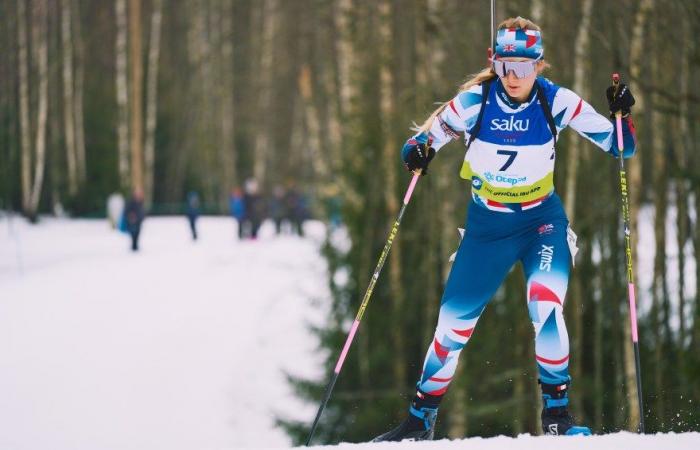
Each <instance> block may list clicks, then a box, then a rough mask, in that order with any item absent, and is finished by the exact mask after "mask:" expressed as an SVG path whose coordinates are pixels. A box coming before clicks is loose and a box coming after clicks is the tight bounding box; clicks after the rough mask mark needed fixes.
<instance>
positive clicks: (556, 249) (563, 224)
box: [418, 194, 571, 395]
mask: <svg viewBox="0 0 700 450" xmlns="http://www.w3.org/2000/svg"><path fill="white" fill-rule="evenodd" d="M567 227H568V220H567V218H566V214H565V213H564V210H563V208H562V205H561V201H560V200H559V197H558V196H557V195H556V194H554V195H552V196H551V197H549V199H547V200H546V201H545V202H544V203H542V204H541V205H540V206H538V207H536V208H533V209H530V210H526V211H521V212H515V213H503V212H497V211H491V210H488V209H485V208H483V207H481V206H479V205H477V204H475V203H474V202H473V201H472V202H471V204H470V206H469V215H468V219H467V224H466V232H465V234H464V239H463V240H462V243H461V244H460V246H459V249H458V251H457V256H456V258H455V261H454V265H453V266H452V270H451V271H450V275H449V277H448V279H447V285H446V286H445V292H444V294H443V296H442V301H441V303H440V315H439V318H438V323H437V328H436V329H435V337H434V339H433V342H432V343H431V345H430V347H429V348H428V353H427V355H426V357H425V363H424V365H423V373H422V375H421V379H420V382H419V383H418V389H419V390H420V391H422V392H424V393H426V394H431V395H443V394H444V393H445V392H446V391H447V388H448V387H449V385H450V381H452V376H453V375H454V373H455V370H456V369H457V361H458V358H459V353H460V352H461V351H462V349H463V348H464V346H465V345H466V344H467V342H468V341H469V338H470V337H471V335H472V333H473V332H474V327H475V326H476V322H477V321H478V320H479V317H480V316H481V313H482V312H483V311H484V309H485V308H486V305H487V304H488V302H489V301H490V299H491V297H492V296H493V295H494V293H495V292H496V290H497V289H498V287H499V286H500V285H501V283H502V282H503V279H504V278H505V276H506V275H507V274H508V272H509V271H510V269H511V267H512V266H513V265H514V264H515V263H516V262H517V261H521V262H522V264H523V268H524V271H525V277H526V280H527V306H528V310H529V313H530V319H531V320H532V324H533V325H534V327H535V353H536V355H535V358H536V360H537V366H538V368H539V377H540V380H541V381H542V382H544V383H551V384H561V383H566V382H568V381H569V380H570V378H569V336H568V334H567V331H566V324H565V323H564V315H563V307H564V296H565V295H566V288H567V284H568V281H569V271H570V269H569V261H570V259H571V253H570V251H569V246H568V243H567V239H566V235H567V232H566V230H567Z"/></svg>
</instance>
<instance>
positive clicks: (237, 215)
mask: <svg viewBox="0 0 700 450" xmlns="http://www.w3.org/2000/svg"><path fill="white" fill-rule="evenodd" d="M228 205H229V209H230V210H231V216H232V217H233V219H234V220H235V221H236V222H237V223H238V239H243V219H244V218H245V202H244V200H243V192H242V191H241V188H239V187H235V188H233V189H232V190H231V195H230V196H229V198H228Z"/></svg>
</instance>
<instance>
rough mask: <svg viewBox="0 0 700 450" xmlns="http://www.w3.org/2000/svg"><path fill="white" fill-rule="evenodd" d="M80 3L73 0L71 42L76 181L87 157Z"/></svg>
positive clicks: (81, 178)
mask: <svg viewBox="0 0 700 450" xmlns="http://www.w3.org/2000/svg"><path fill="white" fill-rule="evenodd" d="M80 18H81V16H80V4H79V2H78V0H74V1H73V20H72V25H73V42H74V49H75V54H74V64H75V65H74V68H75V85H74V89H73V115H74V117H75V162H76V166H77V170H78V183H79V185H83V184H84V183H85V182H86V180H87V157H86V155H85V125H84V120H83V117H84V115H83V86H84V82H83V80H84V79H85V62H84V60H85V49H84V48H83V37H82V29H81V26H80Z"/></svg>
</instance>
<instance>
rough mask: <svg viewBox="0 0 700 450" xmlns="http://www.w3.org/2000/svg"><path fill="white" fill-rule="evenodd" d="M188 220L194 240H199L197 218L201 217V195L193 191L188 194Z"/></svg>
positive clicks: (186, 212)
mask: <svg viewBox="0 0 700 450" xmlns="http://www.w3.org/2000/svg"><path fill="white" fill-rule="evenodd" d="M185 214H187V219H188V220H189V222H190V230H191V231H192V240H195V241H196V240H197V218H198V217H199V195H198V194H197V193H196V192H194V191H191V192H190V193H188V194H187V207H186V210H185Z"/></svg>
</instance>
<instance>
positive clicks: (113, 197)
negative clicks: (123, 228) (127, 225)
mask: <svg viewBox="0 0 700 450" xmlns="http://www.w3.org/2000/svg"><path fill="white" fill-rule="evenodd" d="M123 214H124V196H123V195H122V194H121V193H119V192H114V193H112V194H110V195H109V197H107V219H108V220H109V225H110V226H111V227H112V228H117V227H118V226H119V221H120V220H121V218H122V215H123Z"/></svg>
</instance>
